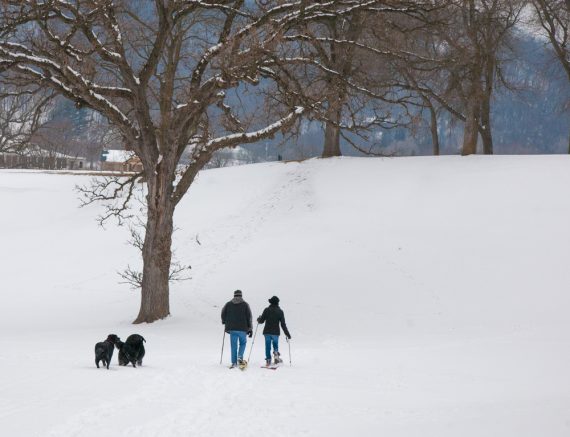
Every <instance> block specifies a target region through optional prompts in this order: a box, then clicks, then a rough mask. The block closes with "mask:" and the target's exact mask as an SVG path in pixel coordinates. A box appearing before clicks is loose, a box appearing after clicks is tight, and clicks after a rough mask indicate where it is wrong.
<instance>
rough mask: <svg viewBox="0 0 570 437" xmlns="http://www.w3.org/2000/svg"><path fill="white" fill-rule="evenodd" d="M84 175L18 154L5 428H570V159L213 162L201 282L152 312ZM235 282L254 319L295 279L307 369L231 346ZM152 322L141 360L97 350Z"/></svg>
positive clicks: (7, 195)
mask: <svg viewBox="0 0 570 437" xmlns="http://www.w3.org/2000/svg"><path fill="white" fill-rule="evenodd" d="M88 181H89V177H88V176H72V175H54V174H45V173H36V172H18V171H0V205H1V211H2V212H1V214H0V256H1V257H0V260H1V261H0V290H1V293H2V294H1V306H0V308H1V317H0V369H1V371H0V435H1V436H54V437H64V436H81V437H84V436H85V437H87V436H103V435H107V436H127V435H128V436H138V437H142V436H220V437H222V436H223V437H226V436H236V437H237V436H254V437H260V436H266V435H273V436H275V435H277V436H347V435H351V436H389V437H397V436H406V437H412V436H418V437H419V436H421V437H428V436H434V437H436V436H437V437H448V436H449V437H457V436H461V437H469V436H473V437H491V436H500V437H525V436H529V437H536V436H547V437H566V436H568V435H570V316H569V312H570V268H569V267H568V262H569V260H570V194H569V187H570V157H567V156H551V157H524V156H519V157H500V156H496V157H468V158H461V157H442V158H398V159H348V158H343V159H330V160H311V161H307V162H304V163H274V164H262V165H250V166H243V167H234V168H228V169H220V170H209V171H204V172H202V173H201V174H200V176H199V178H198V181H197V184H196V185H195V186H194V187H193V188H192V189H191V191H190V192H189V194H188V196H187V197H186V198H185V200H184V201H183V202H182V204H181V205H180V207H179V210H178V212H177V215H176V225H177V227H178V228H179V230H177V232H176V233H175V246H176V250H177V256H178V258H179V259H180V260H181V261H182V262H185V263H189V264H192V266H193V271H192V280H190V281H186V282H181V283H177V284H175V285H174V286H173V288H172V300H171V311H172V317H170V318H169V319H167V320H165V321H161V322H158V323H155V324H152V325H143V326H141V325H137V326H134V325H131V324H130V322H131V321H132V320H133V319H134V318H135V316H136V314H137V312H138V302H139V296H138V294H137V292H134V291H131V290H129V288H128V286H126V285H119V284H118V283H117V282H118V281H119V278H118V276H117V274H116V272H117V271H118V270H122V269H123V268H124V267H125V266H126V265H127V264H129V263H130V264H131V265H134V264H136V263H137V262H138V261H137V254H136V252H135V249H133V248H132V247H130V246H128V245H127V244H126V243H125V241H126V239H127V230H126V229H124V228H117V227H115V226H113V225H109V226H108V227H107V230H103V229H101V228H99V227H97V224H96V222H95V218H96V216H97V214H98V213H99V212H100V211H101V209H100V207H98V206H94V207H88V208H83V209H79V208H78V204H79V202H78V200H77V193H75V192H74V191H73V187H74V186H75V185H76V184H85V183H87V182H88ZM198 241H199V242H200V243H201V244H198ZM236 288H240V289H241V290H243V292H244V298H245V299H246V300H247V301H248V302H249V303H250V305H251V307H252V310H253V312H254V315H255V316H257V315H258V314H260V313H261V311H262V310H263V308H264V307H265V306H266V304H267V299H268V298H269V297H270V296H272V295H273V294H276V295H278V296H279V297H280V298H281V303H282V307H283V309H284V310H285V314H286V316H287V321H288V325H289V328H290V330H291V334H292V336H293V340H292V342H291V352H292V363H293V366H292V367H289V366H288V365H287V366H285V367H282V368H280V369H278V370H277V371H268V370H264V369H261V368H260V367H259V366H260V365H261V363H262V361H263V344H262V336H261V335H260V332H258V335H257V340H256V343H255V347H254V349H253V354H252V359H251V363H250V367H249V368H248V370H247V371H245V372H240V371H239V370H231V371H230V370H228V369H227V367H225V366H220V365H219V358H220V347H221V341H222V333H223V330H222V325H221V323H220V316H219V313H220V309H221V306H222V305H223V304H224V303H225V302H226V301H227V300H229V299H230V298H231V297H232V293H233V291H234V290H235V289H236ZM134 332H138V333H140V334H142V335H144V336H145V337H146V339H147V345H146V346H147V356H146V358H145V363H144V366H143V367H141V368H137V369H133V368H132V367H128V368H125V367H119V366H118V365H117V362H116V360H117V354H116V352H115V356H114V357H113V365H112V366H111V369H110V370H108V371H107V370H106V369H96V368H95V365H94V354H93V346H94V344H95V343H96V342H97V341H102V340H103V339H105V337H106V336H107V334H110V333H116V334H118V335H119V336H120V337H122V338H126V337H127V336H128V335H129V334H131V333H134ZM286 346H287V344H286V343H285V342H282V344H281V347H282V352H283V353H284V356H285V360H286V361H287V362H288V360H289V357H288V350H287V347H286ZM248 353H249V348H248V350H247V352H246V355H247V354H248ZM228 358H229V347H228V341H226V351H225V356H224V361H225V364H226V365H227V364H228Z"/></svg>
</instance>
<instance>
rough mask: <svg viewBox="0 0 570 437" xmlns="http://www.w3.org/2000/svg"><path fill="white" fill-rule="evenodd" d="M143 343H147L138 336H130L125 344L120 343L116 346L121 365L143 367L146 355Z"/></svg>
mask: <svg viewBox="0 0 570 437" xmlns="http://www.w3.org/2000/svg"><path fill="white" fill-rule="evenodd" d="M143 343H146V340H145V339H144V337H143V336H142V335H138V334H133V335H129V336H128V337H127V341H125V342H124V343H123V342H122V341H118V342H117V343H116V344H115V346H117V349H119V365H120V366H126V365H128V364H129V363H131V364H132V365H133V367H137V366H136V365H137V364H138V365H139V366H142V360H143V357H144V354H145V350H144V344H143Z"/></svg>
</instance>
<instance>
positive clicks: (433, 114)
mask: <svg viewBox="0 0 570 437" xmlns="http://www.w3.org/2000/svg"><path fill="white" fill-rule="evenodd" d="M422 100H423V101H424V104H425V105H426V106H427V108H428V109H429V114H430V123H429V128H430V133H431V144H432V150H433V154H434V156H438V155H439V153H440V147H439V134H438V132H437V111H436V110H435V108H434V107H433V105H432V103H431V101H430V99H428V98H427V97H426V96H425V95H423V94H422Z"/></svg>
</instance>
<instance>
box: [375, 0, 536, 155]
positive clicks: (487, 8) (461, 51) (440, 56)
mask: <svg viewBox="0 0 570 437" xmlns="http://www.w3.org/2000/svg"><path fill="white" fill-rule="evenodd" d="M524 4H525V2H524V1H522V0H488V1H476V0H442V1H440V2H437V5H438V6H439V7H437V8H434V9H433V11H432V12H431V14H430V15H429V16H428V17H426V19H425V20H424V21H423V22H421V23H418V24H417V25H415V24H414V23H408V24H407V25H406V26H403V27H404V28H405V29H407V30H409V28H410V27H411V28H414V26H416V32H414V33H413V36H412V37H407V38H402V37H401V36H399V34H401V33H402V32H395V35H396V36H395V37H396V40H395V44H393V46H392V47H391V48H390V47H387V48H386V50H387V51H391V52H393V59H394V62H396V63H397V65H398V67H397V69H398V71H400V72H401V75H400V79H399V80H400V81H401V83H399V84H398V83H396V84H395V85H396V86H398V87H400V88H402V89H404V90H410V91H413V92H415V93H416V94H417V96H418V98H419V100H420V102H423V103H422V106H424V107H427V109H429V111H430V118H431V125H432V128H431V130H432V137H433V141H434V144H436V138H435V135H434V132H435V128H434V123H435V122H437V111H438V109H436V107H437V108H442V109H445V110H446V111H448V112H449V113H450V114H451V115H452V116H453V117H456V118H457V119H458V120H460V121H462V122H463V123H464V135H463V145H462V154H464V155H469V154H473V153H476V152H477V143H478V138H479V135H481V138H482V142H483V151H484V153H486V154H492V153H493V139H492V133H491V132H492V126H491V103H492V97H493V92H494V89H495V87H496V86H497V84H498V83H500V84H504V85H507V83H506V81H505V79H504V75H503V65H504V63H506V62H507V61H508V57H507V55H508V53H509V52H511V51H512V49H511V46H512V44H511V43H512V40H513V38H514V29H515V26H516V24H517V23H518V22H519V20H520V15H521V11H522V9H523V6H524ZM400 27H402V26H400ZM396 82H397V81H396Z"/></svg>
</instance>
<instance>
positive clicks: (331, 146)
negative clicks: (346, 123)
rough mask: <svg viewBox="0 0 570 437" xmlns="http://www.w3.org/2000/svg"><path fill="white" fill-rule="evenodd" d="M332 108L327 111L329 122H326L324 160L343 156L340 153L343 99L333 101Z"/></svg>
mask: <svg viewBox="0 0 570 437" xmlns="http://www.w3.org/2000/svg"><path fill="white" fill-rule="evenodd" d="M331 102H332V103H331V106H330V108H329V110H328V111H327V114H326V116H327V120H330V121H327V122H325V143H324V146H323V154H322V157H323V158H330V157H332V156H341V155H342V153H341V151H340V127H339V124H340V117H341V110H342V101H341V98H336V99H333V100H332V101H331Z"/></svg>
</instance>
